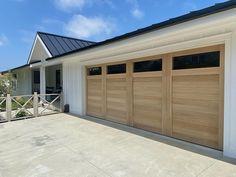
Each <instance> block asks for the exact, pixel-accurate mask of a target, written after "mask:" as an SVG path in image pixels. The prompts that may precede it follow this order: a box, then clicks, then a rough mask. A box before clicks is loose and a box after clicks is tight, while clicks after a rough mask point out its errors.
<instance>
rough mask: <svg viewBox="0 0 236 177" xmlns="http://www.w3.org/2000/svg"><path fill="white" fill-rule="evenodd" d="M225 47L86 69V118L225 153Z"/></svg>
mask: <svg viewBox="0 0 236 177" xmlns="http://www.w3.org/2000/svg"><path fill="white" fill-rule="evenodd" d="M223 83H224V46H223V45H218V46H213V47H206V48H200V49H195V50H188V51H183V52H177V53H170V54H165V55H161V56H153V57H149V58H145V59H135V60H130V61H127V62H123V63H109V64H103V65H100V66H95V67H94V66H93V67H88V76H87V114H88V115H92V116H96V117H102V118H105V119H107V120H111V121H115V122H119V123H123V124H127V125H130V126H134V127H137V128H141V129H145V130H148V131H154V132H158V133H161V134H163V135H168V136H172V137H175V138H178V139H182V140H186V141H190V142H193V143H197V144H201V145H205V146H208V147H212V148H216V149H222V144H223V99H224V96H223V94H224V90H223V88H224V84H223Z"/></svg>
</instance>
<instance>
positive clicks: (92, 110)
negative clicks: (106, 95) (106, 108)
mask: <svg viewBox="0 0 236 177" xmlns="http://www.w3.org/2000/svg"><path fill="white" fill-rule="evenodd" d="M87 87H88V88H87V114H88V115H91V116H96V117H101V116H102V79H88V80H87Z"/></svg>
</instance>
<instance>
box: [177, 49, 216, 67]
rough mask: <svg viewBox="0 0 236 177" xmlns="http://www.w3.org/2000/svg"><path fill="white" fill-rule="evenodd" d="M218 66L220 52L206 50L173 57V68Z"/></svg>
mask: <svg viewBox="0 0 236 177" xmlns="http://www.w3.org/2000/svg"><path fill="white" fill-rule="evenodd" d="M219 66H220V52H208V53H201V54H195V55H186V56H179V57H174V58H173V69H174V70H178V69H193V68H208V67H219Z"/></svg>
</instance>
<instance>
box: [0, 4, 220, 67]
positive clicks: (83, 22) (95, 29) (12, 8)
mask: <svg viewBox="0 0 236 177" xmlns="http://www.w3.org/2000/svg"><path fill="white" fill-rule="evenodd" d="M223 1H224V0H181V1H180V0H1V2H0V24H1V26H0V71H2V70H6V69H10V68H13V67H16V66H20V65H23V64H26V62H27V59H28V55H29V52H30V49H31V47H32V44H33V40H34V36H35V34H36V32H37V31H44V32H49V33H55V34H60V35H66V36H72V37H76V38H81V39H88V40H93V41H101V40H104V39H107V38H111V37H114V36H117V35H121V34H123V33H127V32H130V31H133V30H135V29H137V28H142V27H145V26H149V25H151V24H154V23H158V22H161V21H163V20H167V19H169V18H173V17H176V16H179V15H182V14H185V13H188V12H189V11H193V10H198V9H201V8H204V7H207V6H211V5H214V4H215V3H219V2H223Z"/></svg>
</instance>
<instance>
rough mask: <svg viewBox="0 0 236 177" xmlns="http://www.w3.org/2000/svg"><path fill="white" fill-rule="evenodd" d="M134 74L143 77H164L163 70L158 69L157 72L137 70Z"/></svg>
mask: <svg viewBox="0 0 236 177" xmlns="http://www.w3.org/2000/svg"><path fill="white" fill-rule="evenodd" d="M132 76H133V77H134V78H135V77H141V78H146V77H147V78H151V77H162V71H156V72H137V73H133V74H132Z"/></svg>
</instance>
